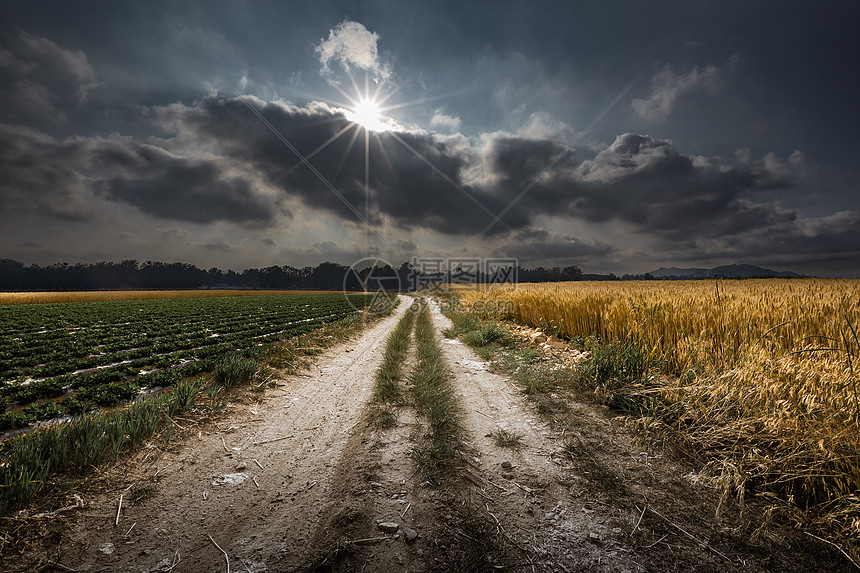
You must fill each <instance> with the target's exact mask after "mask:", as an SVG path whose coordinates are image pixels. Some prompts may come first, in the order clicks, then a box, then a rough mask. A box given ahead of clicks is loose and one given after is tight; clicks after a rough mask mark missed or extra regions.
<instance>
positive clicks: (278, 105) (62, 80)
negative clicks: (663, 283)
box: [0, 0, 860, 277]
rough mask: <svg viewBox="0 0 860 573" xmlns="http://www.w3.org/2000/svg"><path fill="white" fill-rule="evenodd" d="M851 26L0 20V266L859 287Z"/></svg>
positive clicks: (604, 11) (136, 15) (641, 7)
mask: <svg viewBox="0 0 860 573" xmlns="http://www.w3.org/2000/svg"><path fill="white" fill-rule="evenodd" d="M858 21H860V5H858V4H856V3H850V2H827V1H824V2H815V3H810V2H781V3H779V5H778V6H777V5H775V4H771V3H765V2H732V1H729V2H719V3H716V2H713V3H700V2H688V1H678V2H673V1H664V2H656V3H643V2H638V1H637V2H605V1H594V2H590V1H589V2H505V1H482V0H478V1H474V2H461V1H456V2H454V1H448V0H437V1H434V2H415V1H411V0H396V1H394V0H380V1H375V2H349V1H345V2H275V1H271V2H266V1H258V2H217V1H212V2H209V1H207V2H193V1H188V2H157V1H156V2H124V1H111V2H84V3H76V2H7V1H5V0H4V1H0V258H11V259H15V260H19V261H21V262H24V263H26V264H32V263H36V264H39V265H48V264H52V263H56V262H69V263H77V262H97V261H103V260H106V261H120V260H124V259H137V260H139V261H141V262H143V261H147V260H159V261H166V262H171V261H181V262H188V263H191V264H195V265H197V266H200V267H202V268H209V267H212V266H215V267H219V268H224V269H226V268H232V269H236V270H242V269H246V268H255V267H267V266H271V265H292V266H296V267H302V266H308V265H316V264H319V263H321V262H323V261H331V262H338V263H341V264H345V265H350V264H353V263H355V262H356V261H359V260H361V259H363V258H365V257H372V258H375V257H379V258H381V259H382V260H384V261H389V262H391V263H393V264H394V265H395V266H396V265H399V264H400V263H402V262H403V261H408V260H413V258H416V257H417V258H419V259H420V260H425V259H426V260H429V259H436V258H447V259H482V260H484V259H516V260H517V261H519V263H520V264H521V265H522V266H525V267H529V268H532V267H536V266H567V265H578V266H579V267H580V268H582V269H583V270H584V271H585V272H593V273H608V272H614V273H616V274H619V275H620V274H623V273H633V274H635V273H644V272H647V271H651V270H654V269H657V268H659V267H671V266H677V267H706V268H710V267H714V266H717V265H722V264H734V263H739V264H752V265H759V266H764V267H767V268H772V269H775V270H791V271H794V272H798V273H806V274H811V275H818V276H834V277H860V193H858V185H857V181H858V179H859V178H860V143H858V136H857V134H858V133H860V114H858V113H857V109H856V105H857V102H858V101H860V76H858V75H857V73H856V69H855V68H856V63H857V62H858V61H860V39H858V38H860V36H858V35H857V34H856V33H855V30H854V27H855V25H856V22H858Z"/></svg>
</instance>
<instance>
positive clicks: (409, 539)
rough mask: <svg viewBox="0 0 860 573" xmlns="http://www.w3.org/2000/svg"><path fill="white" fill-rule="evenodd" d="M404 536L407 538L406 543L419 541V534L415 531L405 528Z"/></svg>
mask: <svg viewBox="0 0 860 573" xmlns="http://www.w3.org/2000/svg"><path fill="white" fill-rule="evenodd" d="M403 534H404V535H405V536H406V543H412V542H413V541H415V540H416V539H418V532H417V531H415V530H414V529H410V528H408V527H407V528H405V529H404V530H403Z"/></svg>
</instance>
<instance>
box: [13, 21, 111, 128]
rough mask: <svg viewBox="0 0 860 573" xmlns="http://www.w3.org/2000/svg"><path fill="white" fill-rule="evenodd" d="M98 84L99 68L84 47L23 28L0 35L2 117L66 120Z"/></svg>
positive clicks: (51, 120)
mask: <svg viewBox="0 0 860 573" xmlns="http://www.w3.org/2000/svg"><path fill="white" fill-rule="evenodd" d="M95 84H96V75H95V72H94V71H93V69H92V67H91V66H90V64H89V62H88V61H87V57H86V55H85V54H84V53H83V52H81V51H80V50H69V49H64V48H61V47H60V46H58V45H57V44H56V43H54V42H52V41H51V40H49V39H47V38H41V37H39V36H34V35H32V34H29V33H27V32H23V31H22V32H19V33H18V34H17V35H9V34H2V35H0V119H3V120H11V121H14V122H19V121H21V120H23V119H25V118H26V119H27V120H29V121H31V122H35V123H43V122H48V123H50V122H58V121H65V120H66V119H67V116H66V114H67V113H68V112H69V111H70V110H71V109H73V108H75V107H76V106H78V105H79V104H81V103H82V102H83V101H85V99H86V97H87V93H88V92H89V90H91V89H92V88H93V87H94V86H95Z"/></svg>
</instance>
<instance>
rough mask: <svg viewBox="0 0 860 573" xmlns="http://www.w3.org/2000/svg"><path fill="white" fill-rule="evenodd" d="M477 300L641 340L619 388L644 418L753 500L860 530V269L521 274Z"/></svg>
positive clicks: (726, 486) (551, 327)
mask: <svg viewBox="0 0 860 573" xmlns="http://www.w3.org/2000/svg"><path fill="white" fill-rule="evenodd" d="M459 295H460V300H461V303H462V304H463V305H464V307H465V308H466V309H468V308H470V307H474V308H481V305H476V304H475V303H478V302H480V303H482V304H485V305H486V303H487V302H488V301H496V304H489V305H486V306H489V307H492V308H504V305H503V304H498V302H503V303H512V304H509V305H508V308H507V310H505V311H503V312H501V313H497V314H496V316H493V317H492V318H496V319H509V320H515V321H517V322H520V323H523V324H528V325H531V326H535V327H541V328H543V329H544V330H545V331H546V332H548V333H550V334H557V335H559V336H561V337H562V338H567V339H575V340H577V341H582V340H584V339H587V338H586V337H596V340H598V341H600V343H601V344H603V343H611V342H613V341H624V342H625V343H627V344H634V345H636V346H637V347H638V348H639V349H640V350H641V351H642V353H643V355H644V356H645V357H646V358H647V363H648V366H649V368H650V372H651V374H652V375H651V376H650V377H649V378H647V379H646V380H645V381H641V382H631V383H628V384H626V385H623V386H622V387H620V388H618V389H617V391H616V396H615V399H616V400H618V401H619V403H624V404H628V405H632V406H633V407H631V408H630V411H633V412H635V413H636V414H637V415H638V416H639V419H638V421H637V424H638V425H640V426H642V427H644V428H646V429H648V430H650V431H651V435H662V436H668V437H670V438H671V439H672V441H673V443H674V444H675V445H678V446H680V447H683V448H684V449H685V450H686V451H687V452H688V453H690V454H691V455H693V456H694V457H696V458H699V459H702V460H703V461H704V465H705V472H704V473H705V474H706V475H710V476H711V478H712V480H713V482H714V483H715V484H717V485H718V486H721V487H722V488H723V491H724V492H725V494H726V496H727V498H726V501H728V496H729V495H732V496H734V497H735V498H736V499H737V500H738V501H739V502H741V503H742V502H743V499H744V496H745V495H748V494H749V493H756V494H761V495H763V496H767V497H769V498H770V499H772V500H773V502H774V504H777V505H779V506H780V507H782V508H783V509H787V513H790V514H793V515H796V516H798V517H799V519H801V520H802V521H803V522H804V523H805V524H806V525H807V526H809V527H814V528H816V529H818V530H819V531H822V532H826V533H827V534H829V535H831V536H838V538H840V539H841V540H843V542H845V543H846V544H849V545H851V546H853V553H854V554H855V556H856V555H857V553H858V552H857V547H858V540H860V401H858V389H857V388H856V385H857V384H858V382H860V380H858V371H857V370H855V369H854V368H855V366H854V364H853V361H854V360H856V359H857V357H858V355H860V348H858V341H857V337H856V335H855V333H854V332H853V328H858V327H860V281H856V280H820V279H803V280H745V281H718V282H717V281H678V282H662V281H661V282H620V283H605V282H600V283H594V282H572V283H547V284H522V285H518V286H517V287H516V288H515V289H512V288H510V287H508V286H506V287H504V288H498V287H496V288H490V289H486V290H484V291H482V292H477V291H474V290H472V291H468V290H461V292H460V293H459Z"/></svg>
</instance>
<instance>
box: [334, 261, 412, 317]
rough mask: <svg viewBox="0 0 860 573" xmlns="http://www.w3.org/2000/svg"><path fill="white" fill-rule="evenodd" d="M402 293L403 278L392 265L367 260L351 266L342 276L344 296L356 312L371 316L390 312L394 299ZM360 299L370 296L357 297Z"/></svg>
mask: <svg viewBox="0 0 860 573" xmlns="http://www.w3.org/2000/svg"><path fill="white" fill-rule="evenodd" d="M398 293H400V276H399V275H398V274H397V269H395V268H394V266H392V264H391V263H389V262H388V261H386V260H384V259H380V258H379V257H366V258H364V259H359V260H357V261H355V262H354V263H352V264H351V265H350V266H349V269H347V271H346V273H344V276H343V294H344V296H345V297H346V300H347V302H349V304H350V305H351V306H352V307H353V308H354V309H355V310H365V311H367V312H368V313H370V314H381V313H384V312H387V311H388V309H389V308H390V307H391V297H392V296H397V294H398ZM361 296H365V297H370V298H369V299H367V298H364V299H362V298H358V297H361Z"/></svg>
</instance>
